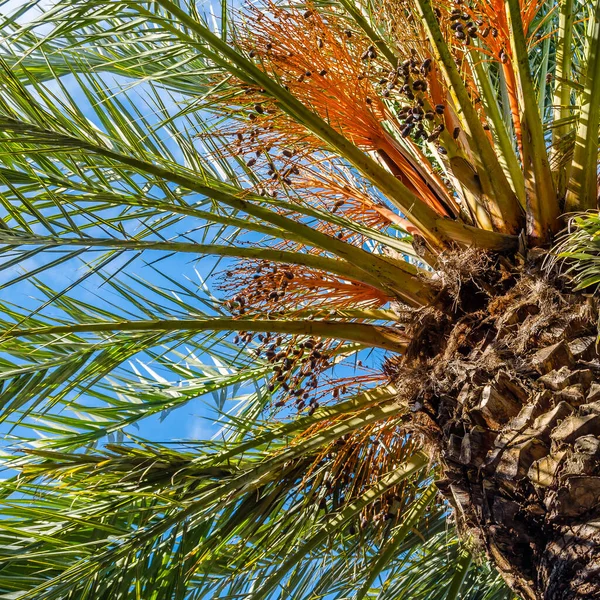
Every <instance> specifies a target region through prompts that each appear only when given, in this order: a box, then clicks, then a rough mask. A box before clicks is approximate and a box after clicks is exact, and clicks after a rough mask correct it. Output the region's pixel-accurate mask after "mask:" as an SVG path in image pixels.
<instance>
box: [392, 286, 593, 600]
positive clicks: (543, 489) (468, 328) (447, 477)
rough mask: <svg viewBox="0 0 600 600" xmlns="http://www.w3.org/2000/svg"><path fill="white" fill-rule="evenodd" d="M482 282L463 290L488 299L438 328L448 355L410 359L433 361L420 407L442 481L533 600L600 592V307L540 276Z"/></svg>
mask: <svg viewBox="0 0 600 600" xmlns="http://www.w3.org/2000/svg"><path fill="white" fill-rule="evenodd" d="M478 289H481V288H477V286H476V287H471V288H470V291H469V290H465V289H463V290H462V291H461V297H462V300H461V302H462V304H463V305H464V304H465V299H466V300H469V299H468V298H466V297H465V294H475V295H477V294H479V295H480V296H481V297H482V298H483V297H486V299H485V301H484V302H483V303H482V304H481V305H480V306H479V308H477V309H476V310H472V311H471V312H468V311H463V312H462V315H461V316H459V317H458V318H454V319H453V322H452V323H451V324H450V323H449V322H448V326H446V328H445V330H444V327H443V326H442V327H441V328H440V329H441V330H443V333H442V334H441V335H440V340H443V341H442V342H441V346H442V352H441V353H438V354H437V355H433V354H432V353H430V355H429V356H428V357H424V354H423V351H422V350H421V351H418V352H417V353H416V354H418V357H417V358H415V357H414V355H413V358H412V359H410V358H409V359H407V360H405V362H404V364H403V367H409V368H411V367H412V368H420V370H421V372H423V367H427V368H428V369H429V373H430V377H429V383H428V384H427V385H426V386H425V388H421V391H420V392H419V393H418V394H417V395H416V396H415V398H414V400H413V406H412V408H413V410H414V411H415V423H416V424H419V423H420V427H421V429H422V430H423V431H425V432H428V437H429V439H430V440H431V441H433V442H434V443H435V445H436V447H437V451H438V455H439V458H440V462H441V464H442V465H443V469H444V476H443V479H441V480H440V481H439V482H438V487H439V488H440V490H441V491H442V492H443V493H444V494H445V496H446V497H447V498H448V499H449V501H450V503H451V504H452V505H453V506H454V507H455V511H456V519H457V522H458V524H459V529H460V530H461V531H462V532H463V533H464V534H465V535H466V536H467V537H469V538H471V539H472V540H474V542H475V543H476V544H477V545H478V546H479V547H480V548H482V549H484V551H485V552H486V553H487V554H488V556H489V557H490V558H491V559H492V561H493V562H494V563H495V564H496V566H497V567H498V568H499V570H500V571H501V573H502V575H503V577H504V578H505V580H506V581H507V582H508V584H509V585H510V586H511V587H512V588H513V589H514V590H515V591H516V592H517V593H518V594H520V596H521V597H522V598H523V599H532V600H542V599H543V600H575V599H577V600H580V599H583V598H585V599H590V598H600V362H599V356H598V353H597V350H596V345H595V342H596V329H595V328H596V319H597V313H598V311H597V307H596V303H595V301H594V300H593V299H591V298H584V297H582V296H577V295H573V294H568V293H564V292H562V293H561V292H560V291H559V290H558V289H556V287H554V284H552V283H549V282H547V281H545V280H544V279H543V278H542V277H541V276H540V275H527V276H522V277H521V278H519V279H518V281H517V283H516V284H515V285H514V286H512V285H511V286H507V287H506V288H505V294H504V295H503V296H499V297H496V298H495V299H494V298H493V297H491V296H490V295H489V292H487V293H485V292H481V291H478ZM488 289H489V288H488ZM476 304H477V303H475V305H476ZM427 343H428V344H429V345H430V347H431V344H435V343H436V342H435V340H434V341H432V340H431V339H430V338H429V339H428V340H427ZM438 349H439V348H438ZM425 353H426V351H425Z"/></svg>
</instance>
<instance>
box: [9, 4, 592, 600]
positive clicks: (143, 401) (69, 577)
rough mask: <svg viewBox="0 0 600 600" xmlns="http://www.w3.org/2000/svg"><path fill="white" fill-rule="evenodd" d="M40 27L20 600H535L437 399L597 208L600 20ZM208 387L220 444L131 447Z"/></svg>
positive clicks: (29, 149)
mask: <svg viewBox="0 0 600 600" xmlns="http://www.w3.org/2000/svg"><path fill="white" fill-rule="evenodd" d="M35 4H36V3H35V2H31V3H30V5H31V6H30V5H29V4H28V5H25V6H24V7H23V8H22V9H20V10H19V11H18V12H17V14H16V15H13V16H11V17H7V18H5V19H4V21H3V45H2V48H1V52H2V55H1V59H2V63H1V68H2V72H3V77H2V80H1V81H0V89H1V93H0V125H1V130H2V133H1V134H0V147H1V150H2V151H1V153H0V157H1V158H0V161H1V163H2V166H1V168H0V186H1V198H2V206H3V214H4V219H3V221H2V229H1V230H0V241H1V242H2V252H3V263H2V268H3V270H4V271H5V272H7V273H12V272H13V271H12V269H13V267H15V266H16V265H19V264H22V265H27V267H26V272H25V273H23V274H19V275H16V276H14V277H13V276H12V275H9V276H8V279H7V281H6V282H5V283H4V284H3V287H5V288H7V287H8V286H9V285H22V284H23V282H28V283H29V284H32V285H34V286H35V289H36V290H37V295H38V296H41V298H42V299H41V301H40V304H39V305H38V306H36V307H35V310H31V309H30V307H29V306H28V305H26V306H23V305H22V303H21V302H19V301H15V299H14V298H11V297H8V299H7V301H6V302H5V310H4V314H3V317H2V318H3V334H2V340H1V343H2V365H3V369H2V373H1V379H2V383H3V387H2V407H3V408H2V413H1V414H2V419H3V420H4V422H5V423H6V424H8V425H9V426H10V431H11V434H10V435H11V438H10V439H12V441H13V443H12V444H11V447H10V448H9V450H8V451H7V455H6V465H7V467H8V468H9V469H10V471H9V473H8V476H7V478H6V479H5V480H4V481H3V484H2V488H3V494H2V505H3V509H2V510H3V513H4V518H3V519H1V520H0V531H1V536H2V538H3V544H2V546H3V547H4V551H3V553H4V560H3V566H2V568H1V569H0V590H1V591H2V592H3V593H4V594H5V596H4V597H7V598H17V597H18V598H36V599H43V598H48V599H50V598H95V599H96V598H111V599H117V598H144V599H149V598H156V599H162V598H209V597H211V598H212V597H215V598H216V597H219V598H246V597H247V598H252V599H259V598H283V597H290V598H321V597H322V598H349V597H352V598H357V599H358V598H367V597H369V598H374V597H377V598H381V599H384V598H401V597H410V598H421V597H422V598H448V599H451V598H457V597H459V595H461V594H462V597H468V598H482V599H483V598H486V599H492V598H512V597H514V594H513V593H512V592H511V591H510V590H509V589H508V588H507V587H506V586H505V585H504V583H503V581H502V580H501V579H500V577H499V576H498V575H497V574H496V573H495V572H494V570H493V569H492V568H491V567H490V566H488V565H487V563H486V562H485V561H484V558H483V554H482V553H481V552H479V551H478V550H475V545H474V543H473V541H472V540H471V538H470V535H469V533H468V530H469V527H467V526H466V525H464V526H461V527H460V529H461V531H462V532H463V533H464V535H463V543H462V544H459V542H458V538H457V537H456V535H455V533H454V529H453V527H454V523H455V521H456V520H457V518H455V516H453V513H452V512H451V510H450V507H449V506H448V505H447V504H446V503H445V501H444V500H442V498H441V496H439V495H438V488H440V489H444V488H443V485H437V486H436V485H435V484H434V483H433V482H434V479H436V478H439V477H440V475H439V473H440V468H439V461H440V460H441V461H442V463H444V464H446V463H445V462H444V461H445V459H444V456H445V455H444V454H443V452H442V454H440V449H439V448H437V447H436V442H435V440H436V439H441V437H440V436H442V434H441V433H439V434H438V433H436V427H437V428H439V427H441V425H440V421H439V419H438V418H437V417H434V418H433V421H431V418H430V417H427V411H426V410H425V409H424V410H425V413H424V412H423V410H421V408H422V405H421V404H419V402H420V401H419V400H418V392H417V390H418V389H419V386H420V384H421V383H423V382H424V381H425V380H426V379H427V377H428V375H427V373H426V372H425V371H426V370H427V369H426V367H425V366H426V365H427V364H429V365H430V368H431V369H433V368H434V366H435V363H431V362H430V363H427V361H428V360H429V361H431V360H432V359H434V358H436V357H438V358H439V357H440V356H443V357H444V361H445V360H446V359H447V357H448V356H449V355H450V350H452V352H455V353H456V352H458V353H459V354H460V353H461V352H462V354H463V355H466V351H465V350H464V347H465V344H466V342H465V343H463V342H461V341H460V340H458V341H457V337H456V335H459V336H460V335H463V338H465V339H466V338H467V337H468V336H467V333H466V330H465V329H463V330H461V331H462V332H463V333H460V332H459V333H458V334H456V332H457V331H458V328H459V325H457V326H456V329H454V330H453V333H452V335H449V334H448V332H449V329H448V327H450V322H452V323H453V324H454V323H455V322H456V321H457V319H458V320H459V321H460V318H461V315H467V316H469V315H471V314H475V310H478V311H480V310H481V305H478V306H477V307H475V308H473V307H472V305H471V304H470V300H469V297H471V296H472V297H474V298H479V297H480V296H485V297H486V302H488V300H489V299H490V298H492V299H494V298H497V297H500V296H502V295H503V294H506V293H507V290H508V287H507V286H509V283H507V282H511V281H513V282H514V280H515V278H516V277H517V275H515V273H518V272H520V269H521V268H522V265H523V264H525V261H526V257H527V254H528V253H529V254H530V255H532V254H533V255H535V252H536V249H538V248H548V247H549V246H550V245H551V244H552V243H553V242H554V241H555V239H556V235H557V234H558V233H559V231H560V230H561V229H562V228H563V227H564V226H565V220H564V219H562V218H561V215H564V214H567V213H572V212H575V211H580V212H584V211H588V210H590V209H594V208H595V207H596V202H597V195H598V183H597V164H598V126H599V119H600V57H599V56H598V47H599V40H598V37H599V35H600V33H599V31H600V12H599V11H600V3H598V2H595V1H591V0H590V1H586V2H579V1H578V0H561V2H559V4H557V5H556V4H553V3H549V2H545V1H541V0H538V1H534V0H531V1H526V2H519V0H504V1H500V2H496V1H494V2H488V1H479V0H469V1H467V0H464V1H460V0H456V2H455V3H448V2H441V1H437V0H436V1H435V2H431V1H430V0H402V1H400V2H389V1H388V0H372V1H371V0H364V1H361V2H352V1H350V0H335V1H332V2H315V3H311V4H306V5H304V4H303V5H300V4H298V5H292V6H287V5H285V6H284V5H282V4H280V3H277V2H265V3H264V4H261V5H251V6H244V7H241V8H236V9H230V8H228V7H227V5H226V4H225V3H224V4H223V6H222V7H221V13H220V14H219V15H218V16H215V15H214V14H213V13H210V14H208V15H203V14H201V12H200V9H199V8H198V7H197V6H196V4H195V3H194V2H190V1H187V0H155V1H153V2H139V1H135V2H127V1H123V2H121V1H114V0H113V1H106V2H99V1H98V0H94V1H91V0H90V1H88V0H77V1H76V2H71V1H69V2H67V1H65V2H58V3H57V4H56V5H54V6H52V7H50V8H45V9H44V12H43V13H42V14H40V15H39V16H38V17H37V18H35V19H31V18H28V17H25V18H24V16H23V15H29V14H30V13H29V12H27V10H29V9H31V8H32V7H33V6H34V5H35ZM23 23H26V24H23ZM40 26H41V27H40ZM597 226H598V225H597V218H595V217H594V216H593V215H592V214H588V215H587V216H581V217H578V219H576V220H575V221H574V222H573V228H574V229H575V233H574V234H573V235H571V236H568V237H567V238H564V240H563V247H561V248H560V249H559V250H560V251H561V252H563V256H571V257H574V258H576V259H578V261H577V262H575V263H571V264H572V267H571V269H572V270H571V272H570V275H569V277H570V280H571V281H572V280H573V279H575V280H576V281H577V282H578V283H579V284H580V286H581V288H587V287H589V286H591V285H595V284H596V283H597V282H598V276H597V274H596V273H597V271H596V269H595V261H596V256H597V250H598V244H597V242H596V239H597V236H596V235H595V234H596V231H597ZM532 249H533V250H532ZM183 256H186V257H187V258H186V259H185V261H177V260H176V259H177V257H183ZM199 257H213V258H208V259H205V261H204V262H203V263H201V264H202V265H209V266H208V267H207V268H206V271H203V272H202V277H200V284H199V285H198V284H196V283H193V282H192V281H191V280H190V278H189V277H188V275H187V274H186V272H189V273H190V274H191V273H193V271H192V267H189V266H188V265H187V264H186V263H187V260H188V258H189V260H196V259H198V258H199ZM81 260H83V261H84V265H85V269H84V270H83V271H82V272H81V275H78V277H77V279H76V280H75V281H74V282H72V283H70V284H69V285H68V286H67V287H66V288H65V289H58V288H57V289H54V286H52V285H51V284H50V283H49V282H50V281H51V279H48V276H52V274H53V273H55V272H57V271H59V270H60V269H61V268H65V267H67V266H69V265H72V264H74V262H75V261H81ZM33 261H35V262H33ZM169 261H171V262H169ZM173 261H174V262H173ZM209 261H210V262H209ZM31 264H34V266H33V268H30V267H29V265H31ZM115 265H119V266H118V267H115ZM141 265H145V266H146V267H147V270H146V271H139V270H138V267H140V266H141ZM169 265H171V266H169ZM173 265H174V266H173ZM144 272H147V273H150V275H149V276H148V277H147V278H144V277H143V276H142V275H143V273H144ZM207 272H208V275H207ZM198 276H199V275H198ZM88 281H89V282H93V283H94V284H95V283H96V282H99V281H101V282H102V287H100V288H98V289H99V290H100V292H97V293H96V295H95V296H93V297H91V298H90V297H89V294H88V296H86V295H85V294H82V293H80V292H79V291H78V290H80V289H81V288H84V287H85V285H86V283H87V282H88ZM205 281H209V282H214V285H211V286H209V285H207V283H205ZM510 285H512V283H511V284H510ZM17 289H21V288H17ZM511 289H512V288H511ZM528 289H530V288H528ZM511 293H512V292H511ZM519 294H521V296H519V298H522V292H519ZM473 302H476V301H475V300H474V301H473ZM477 302H478V301H477ZM481 302H483V301H481ZM480 304H481V303H480ZM500 304H501V303H499V301H498V302H496V305H494V307H495V308H494V309H493V310H495V311H496V313H494V314H500V313H501V311H502V310H503V305H502V306H501V305H500ZM486 306H487V304H486ZM490 306H491V303H490ZM488 308H489V307H488ZM486 310H487V309H486ZM489 310H490V311H491V312H493V310H492V309H491V308H490V309H489ZM594 310H595V309H594ZM592 313H593V314H592V315H591V317H589V318H588V321H586V323H587V325H586V326H589V323H590V322H591V321H590V319H591V320H593V318H595V315H596V313H594V312H593V311H592ZM477 314H481V313H477ZM544 314H546V313H544ZM415 315H417V316H418V317H415ZM448 315H451V316H448ZM469 318H470V317H469ZM444 319H447V326H446V321H445V320H444ZM442 322H443V324H444V325H443V327H446V329H443V327H442V325H440V323H442ZM466 322H469V321H468V319H467V320H466V321H465V320H464V319H463V321H462V325H460V327H462V326H463V325H464V323H466ZM452 326H453V327H454V325H452ZM440 331H441V333H440ZM528 332H529V333H530V334H531V331H530V330H528ZM511 335H512V334H511ZM452 336H454V337H452ZM448 339H451V340H452V343H453V344H454V346H452V345H451V344H449V342H447V340H448ZM461 339H462V338H461ZM536 339H537V338H536ZM442 340H444V341H442ZM461 343H462V344H463V346H461ZM473 343H474V342H473ZM479 343H480V342H479V341H477V344H479ZM481 343H483V342H481ZM527 343H529V342H527ZM536 343H537V342H536ZM469 344H471V342H469ZM471 346H472V344H471ZM471 346H470V347H469V350H471V349H472V347H471ZM449 348H450V349H449ZM528 348H529V346H525V345H523V346H522V349H523V350H527V349H528ZM536 348H537V346H536ZM440 352H441V354H439V353H440ZM444 352H445V353H446V354H443V353H444ZM384 353H385V355H384ZM407 360H409V361H411V360H412V361H418V365H417V366H418V368H416V367H415V365H416V363H414V362H412V363H411V362H407ZM436 360H437V359H436ZM211 361H212V363H213V365H212V366H211ZM363 362H364V364H363ZM443 364H444V365H446V364H449V363H447V362H444V363H443ZM452 364H454V363H452ZM214 365H216V366H214ZM438 375H440V374H439V373H438ZM440 376H441V375H440ZM208 393H213V395H215V397H216V398H218V399H219V400H218V402H217V408H218V410H219V411H220V412H222V413H223V414H222V415H221V418H222V420H223V430H222V432H221V435H220V437H219V438H218V439H217V440H213V441H210V442H209V441H202V442H197V443H194V444H193V445H184V444H167V443H162V442H163V441H164V440H155V441H152V440H145V439H142V438H140V437H138V436H136V434H135V431H134V430H133V429H132V426H135V424H136V423H137V422H138V421H140V420H142V419H144V418H147V417H149V416H152V415H160V414H164V413H165V411H170V410H173V409H176V408H177V407H181V406H182V405H184V404H185V403H187V402H188V401H190V400H191V399H193V398H197V397H200V396H202V395H204V394H208ZM415 398H417V399H415ZM232 406H233V409H232V408H231V407H232ZM423 414H425V416H423ZM427 418H429V421H431V422H429V421H427ZM442 429H443V427H442ZM440 431H441V429H440ZM444 435H445V434H444ZM452 435H454V434H452ZM37 436H39V437H37ZM436 436H437V438H436ZM455 437H456V436H455ZM164 438H169V435H168V432H166V433H165V435H164ZM107 439H108V443H107ZM444 439H446V438H444ZM432 440H433V441H432ZM444 443H445V442H444ZM440 457H441V458H440ZM15 472H16V474H15ZM459 504H460V503H459ZM459 525H460V523H459ZM492 556H495V555H494V554H493V552H492ZM496 562H498V559H496ZM504 571H506V569H504ZM315 573H316V574H317V575H315ZM505 579H507V581H509V583H511V585H513V587H515V589H517V590H519V591H520V592H521V593H526V592H523V590H526V588H527V585H526V584H524V583H519V582H518V581H517V582H516V583H515V582H514V581H512V580H510V579H509V578H508V577H507V576H506V573H505ZM532 597H533V596H532ZM556 597H558V596H556ZM566 597H567V596H565V598H566ZM569 597H571V596H569ZM577 597H579V596H577Z"/></svg>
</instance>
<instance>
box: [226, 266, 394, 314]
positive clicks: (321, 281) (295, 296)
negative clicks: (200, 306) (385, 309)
mask: <svg viewBox="0 0 600 600" xmlns="http://www.w3.org/2000/svg"><path fill="white" fill-rule="evenodd" d="M220 287H221V289H223V291H224V292H226V294H227V295H228V297H229V298H234V299H238V304H239V305H240V306H239V308H238V312H240V309H241V312H240V314H246V313H248V314H252V313H256V314H265V313H266V314H270V313H273V312H278V311H289V310H298V309H302V308H305V307H310V308H311V309H317V308H319V307H331V308H336V307H337V308H343V307H353V308H357V307H361V308H378V307H380V306H383V305H385V304H386V303H387V302H389V300H390V298H389V297H388V296H386V295H385V294H384V293H383V292H381V291H380V290H377V289H375V288H372V287H370V286H369V285H366V284H363V283H360V282H357V281H349V280H342V279H339V278H337V277H335V276H334V275H331V274H329V273H325V272H323V271H318V270H316V269H311V268H308V267H304V266H298V265H286V266H285V267H282V266H278V265H271V264H269V263H265V262H264V261H243V262H239V263H237V265H236V266H235V268H232V269H231V270H229V271H227V273H226V278H225V279H224V280H223V281H222V283H221V285H220ZM239 299H243V302H241V303H240V302H239Z"/></svg>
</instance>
